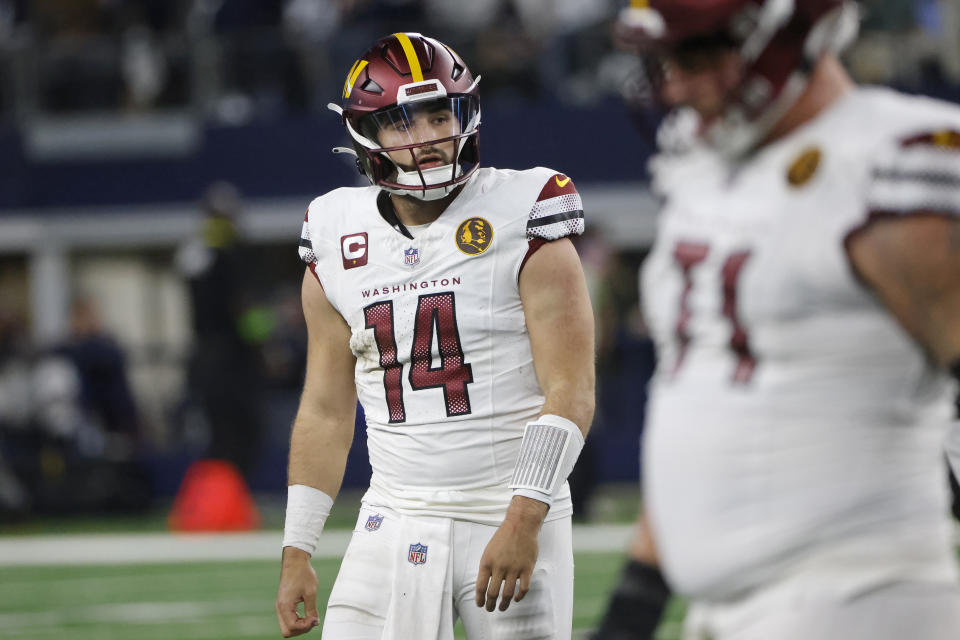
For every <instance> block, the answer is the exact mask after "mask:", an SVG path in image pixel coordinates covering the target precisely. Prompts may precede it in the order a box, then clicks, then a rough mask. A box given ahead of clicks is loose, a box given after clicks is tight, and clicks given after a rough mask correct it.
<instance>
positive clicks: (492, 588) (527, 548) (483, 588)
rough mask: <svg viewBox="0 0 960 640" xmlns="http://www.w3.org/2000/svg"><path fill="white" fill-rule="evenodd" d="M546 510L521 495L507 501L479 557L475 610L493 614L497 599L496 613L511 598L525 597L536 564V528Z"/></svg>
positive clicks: (507, 604) (537, 550) (520, 598)
mask: <svg viewBox="0 0 960 640" xmlns="http://www.w3.org/2000/svg"><path fill="white" fill-rule="evenodd" d="M547 509H548V507H547V505H546V504H545V503H543V502H538V501H537V500H532V499H530V498H524V497H522V496H515V497H514V498H513V500H512V501H511V502H510V508H509V509H507V516H506V518H504V520H503V524H501V525H500V527H499V528H498V529H497V531H496V533H494V534H493V537H492V538H491V539H490V542H489V543H488V544H487V548H486V549H484V550H483V556H481V557H480V571H479V573H478V574H477V589H476V603H477V606H478V607H486V609H487V611H493V610H494V609H495V608H496V606H497V597H500V611H506V610H507V607H509V606H510V601H511V599H512V600H515V601H516V602H520V601H521V600H523V597H524V596H525V595H527V591H529V590H530V578H531V576H532V575H533V567H534V565H535V564H536V563H537V553H538V552H539V540H538V537H539V535H540V525H542V524H543V518H544V517H545V516H546V515H547ZM518 584H519V586H518ZM501 586H502V588H503V593H502V594H501V593H500V589H501Z"/></svg>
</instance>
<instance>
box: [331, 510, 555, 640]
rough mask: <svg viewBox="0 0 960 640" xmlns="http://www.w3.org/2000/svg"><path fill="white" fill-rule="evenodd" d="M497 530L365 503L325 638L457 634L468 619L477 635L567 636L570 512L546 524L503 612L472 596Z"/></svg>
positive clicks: (382, 639) (511, 638)
mask: <svg viewBox="0 0 960 640" xmlns="http://www.w3.org/2000/svg"><path fill="white" fill-rule="evenodd" d="M424 523H426V524H424ZM496 530H497V528H496V527H494V526H489V525H483V524H476V523H473V522H465V521H462V520H452V519H447V518H418V517H411V516H404V517H401V516H399V514H397V513H396V512H394V511H392V510H390V509H385V508H383V507H375V506H369V505H363V507H362V508H361V509H360V517H359V518H358V519H357V526H356V527H355V529H354V532H353V537H352V539H351V541H350V545H349V547H348V549H347V552H346V554H345V555H344V558H343V562H342V563H341V565H340V573H339V574H338V575H337V580H336V582H335V583H334V586H333V591H332V592H331V594H330V600H329V602H328V604H327V612H326V615H325V617H324V621H323V634H322V637H323V639H324V640H391V639H401V638H404V639H405V640H452V639H453V626H454V624H455V623H456V621H457V619H462V620H463V625H464V628H465V629H466V632H467V637H468V638H470V639H471V640H540V639H543V640H548V639H549V640H570V636H571V629H572V626H573V541H572V531H571V524H570V518H569V517H567V518H560V519H558V520H553V521H550V522H546V523H544V525H543V528H542V529H541V530H540V540H539V542H540V553H539V556H538V558H537V564H536V566H535V568H534V572H533V577H532V580H531V585H530V591H529V592H528V593H527V595H526V597H525V598H524V599H523V600H521V601H520V602H512V603H511V604H510V608H509V609H507V610H506V611H499V610H497V611H493V612H487V611H486V609H483V608H480V607H477V605H476V604H475V602H474V597H475V596H474V593H475V589H476V580H477V571H478V568H479V566H480V556H481V555H482V554H483V551H484V549H485V548H486V546H487V543H488V542H489V541H490V538H491V537H492V536H493V534H494V532H495V531H496ZM424 547H425V548H424ZM498 602H499V600H498Z"/></svg>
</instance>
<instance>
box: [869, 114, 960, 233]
mask: <svg viewBox="0 0 960 640" xmlns="http://www.w3.org/2000/svg"><path fill="white" fill-rule="evenodd" d="M953 141H954V134H953V132H950V131H944V132H934V133H926V134H923V135H919V136H914V137H912V138H908V139H906V140H903V141H901V144H900V146H899V147H897V148H896V149H895V150H892V151H891V152H890V153H888V154H885V155H882V156H881V157H880V158H879V160H878V162H877V163H876V165H875V166H874V169H873V172H872V174H871V176H870V183H869V187H868V190H867V209H868V210H870V211H886V212H899V213H911V212H919V211H932V212H938V213H945V214H955V215H956V214H960V153H958V151H960V147H956V146H954V145H953Z"/></svg>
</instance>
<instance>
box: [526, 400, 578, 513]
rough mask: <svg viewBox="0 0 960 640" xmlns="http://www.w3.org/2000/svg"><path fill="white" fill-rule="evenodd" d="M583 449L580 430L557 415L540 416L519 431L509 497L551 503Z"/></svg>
mask: <svg viewBox="0 0 960 640" xmlns="http://www.w3.org/2000/svg"><path fill="white" fill-rule="evenodd" d="M582 450H583V434H582V433H581V432H580V428H579V427H578V426H577V425H576V424H574V423H573V422H571V421H570V420H567V419H566V418H563V417H561V416H557V415H553V414H550V413H547V414H544V415H542V416H540V417H539V418H537V419H536V420H534V421H533V422H528V423H527V426H526V427H525V428H524V430H523V441H522V442H521V443H520V455H519V456H518V457H517V465H516V467H515V468H514V470H513V479H512V480H511V481H510V488H511V489H513V495H519V496H526V497H528V498H533V499H534V500H539V501H541V502H545V503H547V504H548V505H552V504H553V499H554V498H555V497H556V496H557V494H559V493H560V488H561V487H562V486H563V483H564V482H566V480H567V476H569V475H570V472H571V471H573V466H574V465H575V464H576V463H577V458H579V457H580V451H582Z"/></svg>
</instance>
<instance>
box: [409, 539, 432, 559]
mask: <svg viewBox="0 0 960 640" xmlns="http://www.w3.org/2000/svg"><path fill="white" fill-rule="evenodd" d="M407 560H408V561H409V562H410V563H411V564H423V563H424V562H426V561H427V545H425V544H420V543H419V542H418V543H417V544H412V545H410V553H408V554H407Z"/></svg>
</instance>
